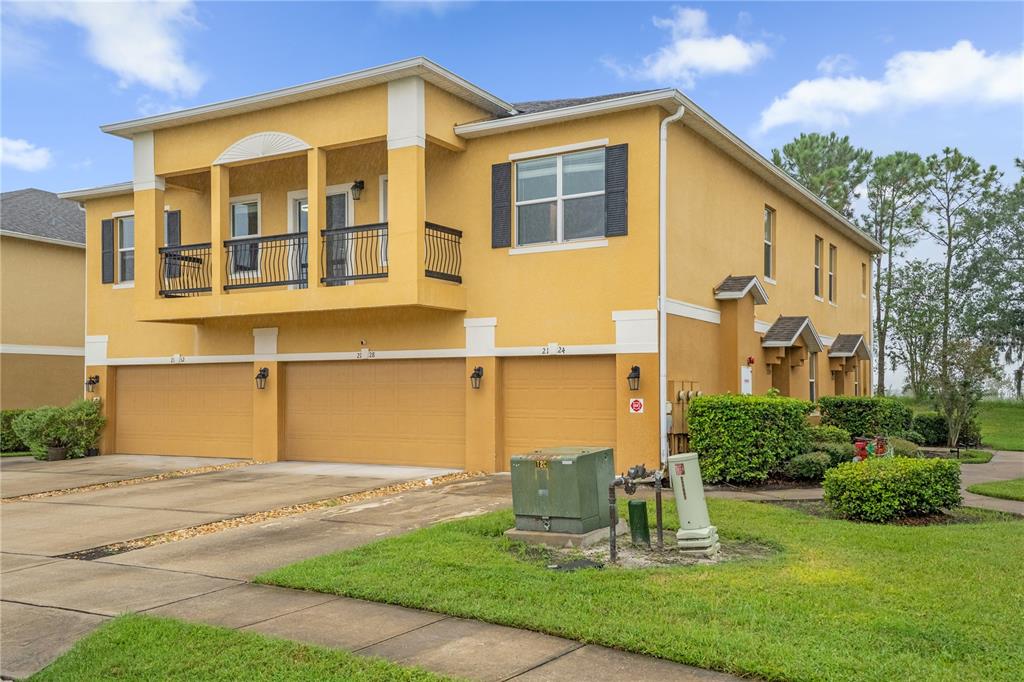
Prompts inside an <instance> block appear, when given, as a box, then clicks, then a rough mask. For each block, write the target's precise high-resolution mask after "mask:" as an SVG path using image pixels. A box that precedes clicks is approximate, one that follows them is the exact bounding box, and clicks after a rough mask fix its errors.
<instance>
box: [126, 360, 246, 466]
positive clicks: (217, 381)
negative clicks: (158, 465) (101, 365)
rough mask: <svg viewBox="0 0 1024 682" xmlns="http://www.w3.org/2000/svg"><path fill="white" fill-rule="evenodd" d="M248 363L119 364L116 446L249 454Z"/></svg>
mask: <svg viewBox="0 0 1024 682" xmlns="http://www.w3.org/2000/svg"><path fill="white" fill-rule="evenodd" d="M252 386H253V374H252V365H246V364H231V365H187V366H182V365H178V366H163V365H158V366H151V365H147V366H145V367H119V368H118V370H117V393H116V401H115V402H116V415H117V416H116V420H115V431H116V434H117V435H116V439H117V451H118V452H120V453H125V454H140V455H194V456H201V457H250V456H251V455H252Z"/></svg>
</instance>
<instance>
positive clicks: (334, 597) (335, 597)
mask: <svg viewBox="0 0 1024 682" xmlns="http://www.w3.org/2000/svg"><path fill="white" fill-rule="evenodd" d="M246 585H256V583H246ZM282 589H291V588H287V587H286V588H282ZM299 591H300V592H305V591H307V590H299ZM314 594H316V593H314ZM320 594H324V596H326V597H329V598H328V599H325V600H324V601H322V602H319V603H317V604H310V605H309V606H303V607H300V608H297V609H295V610H294V611H286V612H285V613H279V614H277V615H276V616H271V617H270V618H263V619H261V620H256V621H253V622H251V623H246V624H245V625H239V626H238V627H235V628H232V629H234V630H244V629H245V628H251V627H252V626H254V625H260V624H261V623H267V622H269V621H272V620H277V619H278V618H283V617H285V616H294V615H295V614H296V613H302V612H303V611H307V610H309V609H315V608H316V607H318V606H323V605H324V604H330V603H331V602H332V601H338V600H339V599H341V597H340V596H339V595H336V594H326V593H320ZM293 641H299V640H293Z"/></svg>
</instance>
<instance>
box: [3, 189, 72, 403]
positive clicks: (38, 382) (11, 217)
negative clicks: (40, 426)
mask: <svg viewBox="0 0 1024 682" xmlns="http://www.w3.org/2000/svg"><path fill="white" fill-rule="evenodd" d="M0 313H2V314H0V408H3V409H5V410H6V409H17V408H27V407H39V406H41V405H66V404H67V403H69V402H71V401H72V400H74V399H75V398H79V397H81V394H82V385H83V381H84V376H83V372H84V370H85V363H84V355H85V213H84V212H83V211H82V209H81V208H80V207H79V206H78V205H77V204H76V203H74V202H72V201H67V200H64V199H60V198H58V197H57V195H56V194H53V193H52V192H46V191H43V190H41V189H32V188H30V189H20V190H15V191H12V192H4V193H3V194H0Z"/></svg>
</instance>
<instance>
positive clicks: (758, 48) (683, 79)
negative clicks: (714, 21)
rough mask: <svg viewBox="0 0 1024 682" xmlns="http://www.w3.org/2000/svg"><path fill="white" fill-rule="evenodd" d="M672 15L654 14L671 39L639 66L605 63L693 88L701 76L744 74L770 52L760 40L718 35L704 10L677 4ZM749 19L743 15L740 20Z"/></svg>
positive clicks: (640, 77)
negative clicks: (714, 33) (751, 40)
mask: <svg viewBox="0 0 1024 682" xmlns="http://www.w3.org/2000/svg"><path fill="white" fill-rule="evenodd" d="M673 10H674V12H673V14H672V16H670V17H665V18H662V17H655V18H654V25H655V26H657V27H658V28H661V29H665V30H667V31H669V33H670V34H671V36H672V40H671V42H670V43H669V44H668V45H665V46H663V47H662V48H660V49H659V50H658V51H657V52H654V53H652V54H649V55H647V56H646V57H644V58H643V60H642V62H641V64H640V65H639V66H635V67H631V66H627V67H623V66H620V65H619V64H618V63H617V62H615V61H613V60H609V59H606V60H604V63H605V65H606V66H608V67H609V68H611V69H612V70H614V71H615V72H616V73H618V74H619V75H620V76H623V77H627V76H628V77H631V78H636V79H638V80H650V81H659V82H664V83H677V84H679V85H682V86H683V87H693V85H694V83H695V82H696V80H697V79H698V78H700V77H702V76H712V75H717V74H723V73H742V72H743V71H746V70H748V69H750V68H752V67H753V66H754V65H756V64H757V63H758V62H760V61H761V60H762V59H765V58H766V57H768V55H770V54H771V50H769V49H768V46H767V45H765V44H764V43H760V42H747V41H745V40H743V39H742V38H738V37H737V36H735V35H733V34H731V33H730V34H728V35H721V36H716V35H713V34H712V32H711V29H710V27H709V26H708V14H707V12H705V11H704V10H701V9H692V8H688V7H674V8H673ZM745 21H747V22H748V21H749V18H745V17H743V16H742V15H741V16H740V23H741V24H743V23H744V22H745Z"/></svg>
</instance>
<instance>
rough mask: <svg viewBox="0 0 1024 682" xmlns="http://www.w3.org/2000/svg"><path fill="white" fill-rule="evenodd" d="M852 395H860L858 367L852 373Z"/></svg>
mask: <svg viewBox="0 0 1024 682" xmlns="http://www.w3.org/2000/svg"><path fill="white" fill-rule="evenodd" d="M853 394H854V395H860V367H857V369H855V370H854V371H853Z"/></svg>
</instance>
